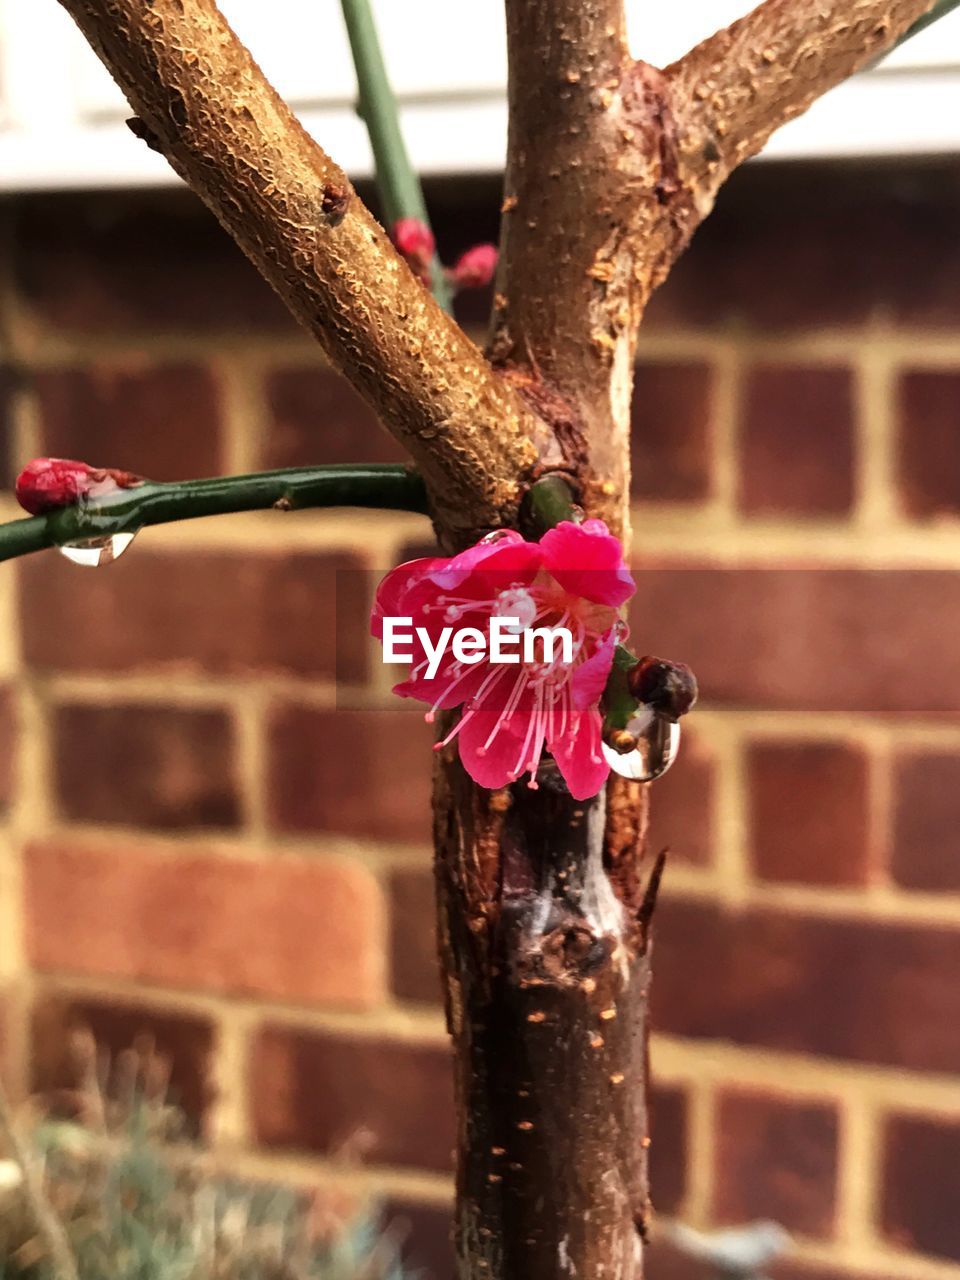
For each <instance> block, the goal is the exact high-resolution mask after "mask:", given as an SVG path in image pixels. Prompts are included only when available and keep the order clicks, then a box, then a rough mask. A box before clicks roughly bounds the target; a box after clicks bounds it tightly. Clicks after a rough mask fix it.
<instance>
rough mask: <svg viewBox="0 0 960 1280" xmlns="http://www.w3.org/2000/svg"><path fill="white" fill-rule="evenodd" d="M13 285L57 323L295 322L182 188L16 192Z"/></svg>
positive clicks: (196, 325) (123, 328) (236, 326)
mask: <svg viewBox="0 0 960 1280" xmlns="http://www.w3.org/2000/svg"><path fill="white" fill-rule="evenodd" d="M18 212H19V217H18V220H17V228H16V257H15V264H16V270H17V284H18V286H19V289H20V291H21V294H22V296H23V298H24V300H25V301H26V302H27V303H28V304H29V306H30V307H31V309H32V310H33V311H34V312H35V314H36V315H37V316H38V317H40V318H41V319H42V320H43V321H44V322H46V323H47V324H48V325H50V326H52V327H53V328H55V329H67V330H73V331H78V332H80V333H83V334H90V333H94V332H109V333H119V334H122V335H123V336H124V337H128V338H129V336H130V335H131V334H133V335H136V334H144V335H153V334H155V333H158V332H164V331H166V332H171V331H172V332H176V333H181V332H187V333H197V332H200V333H205V332H210V331H231V332H252V333H259V332H263V331H264V330H266V331H273V332H276V331H279V332H281V333H288V334H290V335H291V336H294V335H296V334H297V332H298V330H297V328H296V325H295V323H294V321H293V319H292V318H291V317H290V315H289V314H288V312H287V311H286V309H285V307H284V306H283V304H282V303H281V302H280V300H279V299H278V298H277V297H276V295H275V294H274V293H273V291H272V290H271V289H270V287H269V285H267V284H266V283H265V281H264V280H263V279H262V278H261V276H260V275H259V274H258V273H257V271H256V268H255V267H253V266H252V264H251V263H249V262H248V261H247V260H246V259H245V257H244V256H243V254H242V253H241V252H240V250H239V249H238V248H237V247H236V245H235V244H234V243H233V241H232V240H231V239H230V237H229V236H228V235H227V234H226V232H224V231H223V230H222V229H221V227H220V226H219V225H218V224H217V222H216V220H215V219H214V218H213V216H212V215H211V214H209V213H207V211H206V210H205V209H204V208H203V207H202V206H201V205H200V203H199V202H198V201H197V200H196V199H195V197H193V196H192V195H191V194H190V193H188V192H186V191H171V192H163V193H161V192H155V191H151V192H142V193H132V194H131V193H126V194H122V195H121V194H118V193H115V192H111V193H110V194H109V195H88V194H82V195H81V194H70V195H60V194H57V195H53V194H46V195H42V196H34V197H30V198H27V199H25V200H22V201H21V202H20V203H19V207H18Z"/></svg>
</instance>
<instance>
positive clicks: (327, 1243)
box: [0, 1033, 403, 1280]
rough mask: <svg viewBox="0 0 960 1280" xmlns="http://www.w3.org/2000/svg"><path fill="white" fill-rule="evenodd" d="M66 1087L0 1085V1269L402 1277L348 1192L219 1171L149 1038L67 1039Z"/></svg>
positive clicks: (264, 1278) (187, 1276)
mask: <svg viewBox="0 0 960 1280" xmlns="http://www.w3.org/2000/svg"><path fill="white" fill-rule="evenodd" d="M72 1050H73V1059H74V1062H75V1064H76V1068H77V1085H76V1087H75V1088H73V1089H70V1090H65V1091H60V1092H58V1093H56V1094H54V1095H52V1096H50V1097H47V1098H44V1099H42V1100H38V1101H37V1100H35V1101H34V1102H33V1103H32V1104H31V1108H30V1111H31V1114H30V1117H29V1120H28V1122H27V1125H26V1130H25V1132H23V1133H21V1132H20V1129H21V1126H14V1125H13V1123H12V1120H11V1116H10V1108H9V1105H8V1104H7V1102H6V1100H5V1099H3V1098H0V1113H2V1114H0V1136H2V1137H3V1140H4V1143H5V1145H6V1146H7V1148H8V1149H9V1155H10V1156H11V1157H12V1158H11V1159H9V1160H6V1161H0V1280H73V1278H74V1277H76V1278H77V1280H403V1269H402V1266H401V1264H400V1261H399V1257H398V1241H397V1239H396V1238H395V1237H392V1236H391V1234H390V1233H389V1232H387V1233H386V1234H384V1233H381V1232H380V1231H379V1230H378V1227H377V1223H376V1218H375V1217H374V1216H373V1215H372V1214H370V1213H369V1212H364V1211H362V1209H361V1208H360V1206H358V1204H357V1202H356V1201H355V1200H354V1199H353V1198H352V1197H348V1196H346V1195H335V1194H333V1193H320V1192H305V1191H302V1190H296V1189H292V1188H289V1187H283V1186H276V1185H269V1184H264V1183H251V1182H249V1181H244V1180H241V1179H239V1178H235V1177H228V1176H224V1175H223V1174H222V1172H220V1171H218V1170H217V1169H216V1168H215V1165H214V1161H213V1158H212V1157H211V1156H210V1155H209V1153H205V1152H204V1151H202V1150H201V1149H199V1148H198V1147H196V1146H195V1145H193V1144H191V1143H189V1142H187V1141H186V1139H185V1134H186V1131H187V1126H186V1121H185V1117H184V1116H183V1114H182V1113H181V1112H180V1111H179V1110H178V1109H177V1108H176V1107H175V1106H173V1105H172V1104H171V1102H170V1100H169V1094H168V1085H169V1079H170V1071H169V1064H168V1062H167V1061H166V1060H165V1059H164V1058H163V1057H162V1056H161V1055H159V1054H158V1053H157V1052H156V1050H155V1047H154V1045H153V1043H152V1041H151V1040H150V1039H149V1038H148V1037H143V1038H142V1039H141V1040H139V1041H138V1042H137V1043H136V1044H135V1045H134V1047H133V1048H132V1049H130V1050H128V1051H126V1052H124V1053H121V1054H119V1055H118V1056H117V1057H116V1059H115V1060H114V1061H112V1062H111V1060H110V1058H109V1056H108V1055H105V1054H103V1053H101V1052H99V1051H98V1050H97V1047H96V1045H95V1044H94V1042H93V1039H92V1037H91V1036H89V1035H88V1034H83V1033H78V1034H77V1035H76V1036H75V1038H74V1041H73V1044H72Z"/></svg>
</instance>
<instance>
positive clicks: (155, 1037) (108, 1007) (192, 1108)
mask: <svg viewBox="0 0 960 1280" xmlns="http://www.w3.org/2000/svg"><path fill="white" fill-rule="evenodd" d="M81 1029H82V1030H85V1031H89V1032H90V1033H91V1034H92V1035H93V1037H94V1040H95V1041H96V1044H97V1048H98V1050H99V1051H100V1052H102V1053H106V1054H108V1055H109V1056H110V1058H111V1060H112V1061H113V1062H114V1063H115V1062H116V1058H117V1056H118V1055H119V1054H122V1053H125V1052H126V1051H128V1050H130V1049H132V1048H134V1047H135V1046H139V1045H140V1043H141V1042H143V1044H144V1047H145V1048H148V1049H149V1048H152V1049H153V1050H154V1051H155V1052H156V1053H158V1054H159V1055H160V1056H161V1057H162V1058H163V1059H165V1060H166V1062H167V1063H169V1067H170V1090H169V1098H170V1101H171V1102H172V1103H174V1104H175V1105H176V1106H177V1107H179V1108H180V1110H181V1111H182V1112H183V1114H184V1115H185V1117H186V1118H187V1120H188V1121H189V1122H190V1125H191V1128H192V1129H193V1131H194V1132H196V1131H197V1130H198V1129H199V1127H200V1123H201V1121H202V1120H203V1117H204V1115H205V1113H206V1110H207V1107H208V1106H209V1104H210V1103H211V1102H212V1101H213V1086H212V1079H211V1074H210V1072H211V1062H212V1055H213V1050H214V1030H213V1025H212V1023H211V1022H210V1020H209V1019H208V1018H201V1017H197V1016H194V1015H192V1014H186V1013H182V1012H180V1011H179V1010H175V1009H155V1008H145V1007H143V1006H138V1005H131V1004H123V1003H120V1004H115V1003H113V1002H111V1001H109V1000H100V999H95V998H88V997H85V996H68V995H63V996H53V997H46V998H44V999H43V1000H41V1001H40V1003H39V1004H38V1005H37V1006H36V1007H35V1008H34V1011H33V1025H32V1042H31V1071H32V1088H33V1089H34V1091H36V1092H38V1093H41V1094H50V1093H52V1092H54V1091H57V1092H59V1091H62V1090H72V1089H74V1088H76V1086H77V1085H78V1084H79V1074H78V1072H79V1066H78V1063H77V1060H76V1056H75V1053H74V1050H73V1047H72V1045H71V1038H72V1036H73V1035H74V1034H75V1033H76V1032H77V1031H79V1030H81Z"/></svg>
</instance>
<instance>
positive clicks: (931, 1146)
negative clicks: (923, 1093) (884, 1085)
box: [881, 1115, 960, 1262]
mask: <svg viewBox="0 0 960 1280" xmlns="http://www.w3.org/2000/svg"><path fill="white" fill-rule="evenodd" d="M958 1168H960V1122H958V1121H957V1120H956V1119H951V1120H947V1119H939V1118H934V1117H932V1116H923V1117H922V1116H906V1115H894V1116H890V1117H889V1119H888V1121H887V1125H886V1134H885V1142H884V1153H883V1202H882V1208H881V1223H882V1227H883V1231H884V1234H885V1235H886V1236H887V1237H888V1238H889V1239H890V1240H892V1241H893V1242H894V1243H896V1244H898V1245H902V1246H904V1247H906V1248H909V1249H916V1250H918V1251H919V1252H920V1253H928V1254H932V1255H933V1256H934V1257H937V1258H949V1259H950V1260H951V1261H953V1262H960V1216H958V1215H957V1170H958Z"/></svg>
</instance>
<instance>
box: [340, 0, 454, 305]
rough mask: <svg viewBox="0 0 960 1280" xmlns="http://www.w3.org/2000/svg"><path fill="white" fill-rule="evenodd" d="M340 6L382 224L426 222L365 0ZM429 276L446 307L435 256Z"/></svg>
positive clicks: (447, 295)
mask: <svg viewBox="0 0 960 1280" xmlns="http://www.w3.org/2000/svg"><path fill="white" fill-rule="evenodd" d="M340 7H341V8H342V10H343V20H344V22H345V23H346V26H347V35H348V37H349V39H350V50H351V53H352V54H353V65H354V67H355V68H356V72H357V88H358V90H359V110H360V115H361V117H362V119H363V122H364V124H365V125H366V126H367V132H368V133H369V135H370V146H371V147H372V149H373V158H374V163H375V165H376V176H377V187H378V189H379V191H380V199H381V200H382V202H383V214H384V217H385V219H386V221H387V226H388V227H392V226H393V224H394V223H395V222H397V221H398V220H399V219H400V218H419V220H420V221H421V222H422V223H424V224H425V225H426V226H429V225H430V220H429V218H428V217H427V205H426V201H425V200H424V198H423V188H422V187H421V185H420V179H419V178H418V177H417V174H416V172H415V170H414V168H413V165H412V164H411V163H410V156H409V155H408V153H407V145H406V143H405V142H404V140H403V131H402V129H401V128H400V113H399V112H398V110H397V100H396V97H395V96H394V93H393V89H392V88H391V87H390V80H389V77H388V76H387V68H386V64H385V63H384V60H383V50H382V49H381V47H380V37H379V36H378V34H377V24H376V22H375V21H374V17H373V12H372V10H371V8H370V0H340ZM430 277H431V291H432V293H433V296H434V297H435V298H436V300H437V301H438V302H439V303H440V305H441V307H443V309H444V311H449V310H450V309H451V306H450V289H449V287H448V285H447V281H446V277H445V276H444V274H443V267H442V266H441V264H440V260H439V258H437V257H434V259H433V262H432V264H431V268H430Z"/></svg>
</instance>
